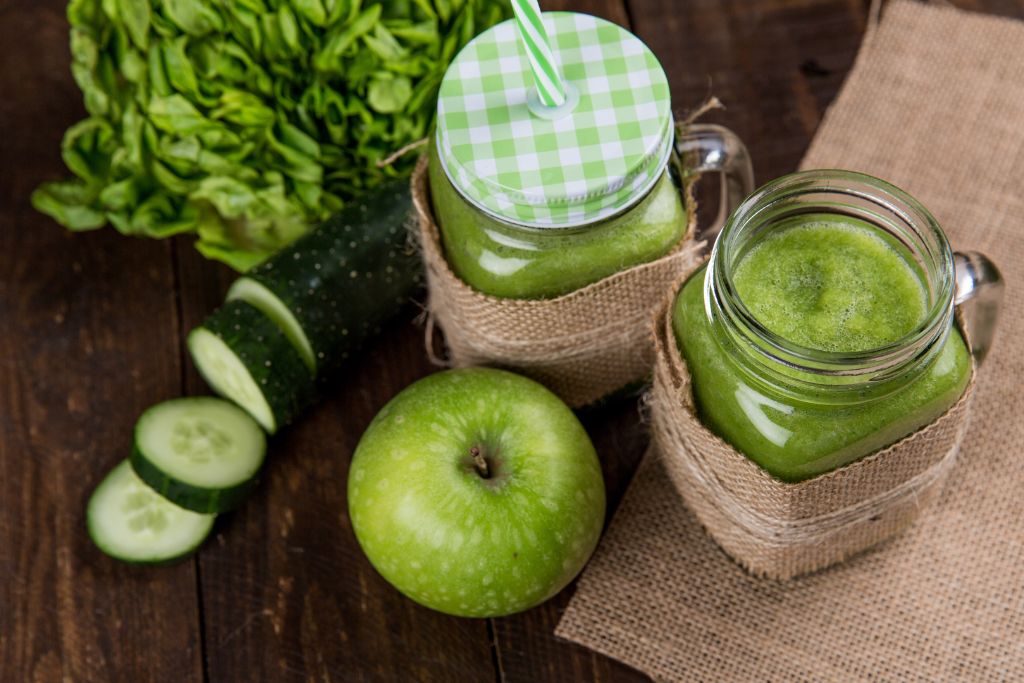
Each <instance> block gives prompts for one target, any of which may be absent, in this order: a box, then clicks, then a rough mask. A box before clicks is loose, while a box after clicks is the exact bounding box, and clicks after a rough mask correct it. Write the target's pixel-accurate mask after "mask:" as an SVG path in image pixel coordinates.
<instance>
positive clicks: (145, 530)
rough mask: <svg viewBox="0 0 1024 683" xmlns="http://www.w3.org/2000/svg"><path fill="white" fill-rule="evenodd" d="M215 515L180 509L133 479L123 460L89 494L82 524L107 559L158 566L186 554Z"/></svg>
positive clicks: (206, 533) (205, 532) (203, 535)
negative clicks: (84, 521)
mask: <svg viewBox="0 0 1024 683" xmlns="http://www.w3.org/2000/svg"><path fill="white" fill-rule="evenodd" d="M215 518H216V515H204V514H199V513H197V512H192V511H191V510H185V509H184V508H180V507H178V506H177V505H175V504H174V503H172V502H170V501H168V500H167V499H165V498H164V497H163V496H161V495H160V494H158V493H157V492H156V491H154V490H153V489H151V488H149V487H148V486H147V485H146V484H145V482H143V481H142V480H141V479H139V478H138V476H136V474H135V472H134V471H133V470H132V466H131V464H130V463H129V462H128V461H127V460H124V461H122V462H121V464H119V465H118V466H117V467H115V468H114V469H113V470H111V471H110V473H109V474H108V475H107V476H106V478H105V479H104V480H103V481H102V482H100V485H99V486H97V487H96V490H95V491H93V494H92V497H91V498H89V505H88V507H87V508H86V513H85V519H86V524H87V526H88V528H89V537H90V538H91V539H92V541H93V543H95V544H96V546H97V547H98V548H99V549H100V550H102V551H103V552H104V553H106V554H107V555H110V556H111V557H114V558H117V559H118V560H122V561H124V562H132V563H137V564H164V563H168V562H173V561H175V560H179V559H181V558H183V557H186V556H187V555H190V554H192V552H194V551H195V550H196V549H197V548H198V547H199V546H200V545H202V543H203V541H205V540H206V537H207V536H209V535H210V530H211V529H212V528H213V520H214V519H215Z"/></svg>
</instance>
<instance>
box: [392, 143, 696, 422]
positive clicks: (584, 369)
mask: <svg viewBox="0 0 1024 683" xmlns="http://www.w3.org/2000/svg"><path fill="white" fill-rule="evenodd" d="M695 180H696V176H691V177H690V178H689V179H688V180H687V181H686V183H685V184H684V193H683V194H684V197H685V206H686V212H687V217H688V221H689V225H688V227H687V229H686V231H685V234H684V237H683V239H682V240H681V241H680V243H679V245H678V246H677V247H676V248H675V249H673V250H672V251H671V252H670V253H668V254H666V255H665V256H662V257H661V258H658V259H656V260H654V261H650V262H648V263H642V264H639V265H636V266H633V267H630V268H626V269H625V270H622V271H619V272H617V273H615V274H614V275H611V276H609V277H606V278H604V279H602V280H599V281H597V282H594V283H592V284H590V285H587V286H586V287H583V288H581V289H578V290H576V291H573V292H570V293H568V294H565V295H562V296H559V297H556V298H553V299H538V300H526V299H501V298H497V297H493V296H488V295H485V294H482V293H480V292H477V291H476V290H474V289H473V288H471V287H470V286H469V285H467V284H466V283H465V282H463V281H462V280H461V279H459V278H458V277H457V276H456V275H455V273H454V272H452V269H451V267H450V266H449V265H448V263H447V261H446V260H445V256H444V251H443V249H442V245H441V239H440V234H439V232H438V227H437V223H436V222H435V220H434V215H433V212H432V210H431V203H430V189H429V185H428V182H427V158H426V157H425V156H424V157H423V158H422V159H421V160H420V162H419V164H418V165H417V167H416V170H415V172H414V174H413V178H412V195H413V202H414V204H415V206H416V212H417V214H418V218H419V229H418V237H419V241H420V248H421V250H422V253H423V260H424V263H425V264H426V272H427V287H428V300H427V308H428V313H429V315H430V317H431V320H432V322H434V323H436V324H437V326H438V327H440V329H441V331H442V332H443V333H444V338H445V342H446V345H447V349H448V360H449V362H450V363H451V364H452V365H453V366H455V367H464V366H471V365H491V366H498V367H503V368H507V369H512V370H515V371H517V372H520V373H522V374H524V375H526V376H528V377H531V378H533V379H535V380H537V381H539V382H541V383H542V384H544V385H545V386H547V387H548V388H549V389H551V390H552V391H554V392H555V393H556V394H558V396H560V397H561V398H562V400H564V401H565V402H566V403H568V404H569V405H570V406H573V407H580V406H584V405H587V404H590V403H593V402H595V401H597V400H598V399H600V398H602V397H604V396H606V395H608V394H610V393H612V392H614V391H616V390H618V389H621V388H623V387H625V386H627V385H629V384H630V383H633V382H637V381H640V380H643V379H645V378H647V377H648V376H649V375H650V371H651V367H652V365H653V363H654V345H653V340H652V339H651V336H650V320H651V317H652V316H653V315H654V312H655V310H656V308H657V307H658V306H659V305H660V302H661V300H662V297H663V296H664V294H665V292H666V291H667V290H668V288H669V287H671V285H672V283H674V282H676V281H677V280H679V278H680V277H681V276H683V275H685V274H686V273H689V272H690V271H692V270H693V268H694V267H695V266H696V264H697V263H698V262H699V260H700V254H701V251H702V249H703V246H704V245H703V243H701V242H695V241H694V239H693V235H694V225H695V221H696V214H697V207H696V202H695V201H694V198H693V184H694V182H695ZM430 329H431V327H430V326H429V325H428V333H429V331H430ZM430 343H431V342H430V339H429V336H428V344H430Z"/></svg>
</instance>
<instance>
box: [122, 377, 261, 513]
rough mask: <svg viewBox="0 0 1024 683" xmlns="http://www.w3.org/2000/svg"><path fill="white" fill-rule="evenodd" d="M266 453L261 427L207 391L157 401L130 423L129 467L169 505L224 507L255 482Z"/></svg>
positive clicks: (214, 509)
mask: <svg viewBox="0 0 1024 683" xmlns="http://www.w3.org/2000/svg"><path fill="white" fill-rule="evenodd" d="M266 453H267V441H266V437H264V436H263V430H262V429H260V426H259V425H258V424H256V421H255V420H254V419H253V418H251V417H249V415H248V413H246V412H245V411H243V410H242V409H241V408H239V407H237V406H236V405H234V404H233V403H228V402H227V401H224V400H222V399H219V398H213V397H212V396H202V397H195V398H178V399H174V400H172V401H165V402H163V403H158V404H157V405H155V406H153V407H152V408H150V409H149V410H147V411H146V412H144V413H143V414H142V417H140V418H139V421H138V422H136V423H135V446H134V448H133V449H132V456H131V462H132V468H133V469H134V470H135V474H137V475H139V478H140V479H142V480H143V481H144V482H146V483H147V484H149V486H150V487H151V488H152V489H153V490H154V491H156V492H157V493H159V494H160V495H162V496H163V497H164V498H166V499H167V500H169V501H171V502H172V503H174V504H175V505H179V506H181V507H183V508H185V509H188V510H192V511H194V512H225V511H227V510H230V509H232V508H234V507H236V506H237V505H238V504H239V503H241V502H242V501H243V500H244V499H245V496H246V495H247V494H248V493H249V491H250V489H252V487H253V486H254V485H255V483H256V475H257V474H258V473H259V471H260V467H261V466H262V465H263V460H264V458H265V457H266Z"/></svg>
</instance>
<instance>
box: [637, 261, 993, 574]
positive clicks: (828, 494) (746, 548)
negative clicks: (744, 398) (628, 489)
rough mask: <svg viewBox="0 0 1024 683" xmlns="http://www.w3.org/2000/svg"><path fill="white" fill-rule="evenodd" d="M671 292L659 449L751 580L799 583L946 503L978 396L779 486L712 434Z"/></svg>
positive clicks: (657, 410) (665, 315) (658, 366)
mask: <svg viewBox="0 0 1024 683" xmlns="http://www.w3.org/2000/svg"><path fill="white" fill-rule="evenodd" d="M682 284H683V282H682V281H680V282H677V283H676V285H675V286H674V287H673V288H672V291H673V295H672V296H671V297H669V299H668V300H667V301H665V300H663V301H662V303H661V304H660V306H659V312H658V314H657V317H656V318H655V320H654V330H653V332H654V339H655V348H656V360H655V368H654V384H653V388H652V389H651V393H650V396H649V401H648V402H649V406H650V413H651V434H652V444H651V446H652V449H653V452H654V454H655V455H656V457H659V458H661V460H662V462H663V464H664V467H665V471H666V472H667V473H668V475H669V478H670V479H671V480H672V483H673V485H674V486H675V488H676V489H677V490H678V491H679V494H680V496H681V497H682V498H683V500H684V501H685V502H686V505H687V506H688V507H689V508H690V509H691V510H692V511H693V513H694V514H695V515H696V516H697V519H698V520H699V521H700V523H701V524H702V525H703V526H704V528H705V529H706V530H707V532H708V534H709V535H710V536H711V537H712V538H714V540H715V541H716V542H717V543H718V544H719V545H720V546H721V547H722V549H723V550H725V551H726V552H727V553H728V554H729V555H730V556H731V557H732V558H733V559H735V560H736V561H737V562H738V563H739V564H740V565H742V566H743V567H744V568H745V569H747V571H749V572H751V573H752V574H755V575H758V576H763V577H767V578H772V579H790V578H793V577H796V576H799V575H801V574H806V573H808V572H813V571H816V570H818V569H823V568H825V567H828V566H829V565H832V564H835V563H837V562H840V561H842V560H844V559H846V558H847V557H850V556H851V555H853V554H855V553H858V552H860V551H862V550H865V549H867V548H869V547H871V546H873V545H876V544H878V543H880V542H882V541H884V540H886V539H888V538H890V537H892V536H894V535H896V534H898V533H899V532H900V531H902V530H903V529H905V528H906V527H907V526H909V525H910V524H911V523H912V522H913V521H914V520H915V519H917V517H918V516H919V515H920V514H921V513H922V512H923V511H924V510H925V509H926V508H927V507H928V506H929V505H930V504H931V503H932V502H933V501H935V499H936V498H937V497H938V496H939V494H940V493H941V492H942V488H943V486H944V484H945V482H946V479H947V476H948V474H949V472H950V470H951V469H952V467H953V465H954V463H955V462H956V457H957V453H958V451H959V449H960V442H961V440H962V439H963V435H964V431H965V430H966V427H967V423H968V414H969V410H970V404H971V397H972V396H973V393H974V370H973V369H972V371H971V372H972V376H971V380H970V382H969V383H968V386H967V389H966V390H965V391H964V393H963V395H962V396H961V397H960V399H959V400H958V401H957V402H956V403H955V404H954V405H953V406H952V407H951V408H949V410H947V411H946V412H945V413H943V414H942V415H941V416H940V417H938V418H937V419H935V420H934V421H933V422H931V423H930V424H928V425H926V426H925V427H923V428H921V429H919V430H918V431H916V432H914V433H913V434H910V435H909V436H906V437H904V438H903V439H901V440H900V441H898V442H896V443H894V444H892V445H891V446H889V447H887V448H885V449H883V450H881V451H878V452H876V453H874V454H872V455H869V456H867V457H865V458H862V459H860V460H857V461H856V462H853V463H851V464H849V465H846V466H845V467H841V468H839V469H836V470H833V471H831V472H828V473H825V474H822V475H819V476H817V477H814V478H812V479H808V480H805V481H801V482H796V483H787V482H783V481H780V480H778V479H776V478H774V477H772V476H771V475H770V474H768V473H767V472H765V471H764V470H763V469H762V468H761V467H759V466H758V465H757V464H755V463H754V462H753V461H751V460H749V459H748V458H747V457H746V456H744V455H743V454H742V453H740V452H739V451H737V450H736V449H735V448H733V447H732V446H730V445H729V444H728V443H726V442H725V441H724V440H722V439H721V438H719V437H718V436H716V435H715V434H713V433H712V432H711V431H710V430H708V428H707V427H705V426H704V425H703V424H702V423H701V421H700V419H699V418H698V416H697V412H696V407H695V404H694V399H693V391H692V388H691V384H690V374H689V371H688V370H687V367H686V361H685V360H684V359H683V357H682V355H681V354H680V352H679V347H678V345H677V344H676V340H675V336H674V334H673V330H672V302H673V301H674V300H675V294H674V293H675V292H678V291H679V288H680V287H681V286H682Z"/></svg>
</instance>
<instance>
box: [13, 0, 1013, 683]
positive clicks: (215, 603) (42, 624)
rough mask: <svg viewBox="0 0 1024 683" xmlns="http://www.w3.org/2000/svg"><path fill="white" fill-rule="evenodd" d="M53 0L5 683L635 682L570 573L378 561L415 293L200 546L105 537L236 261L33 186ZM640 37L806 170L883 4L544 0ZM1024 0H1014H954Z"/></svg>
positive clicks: (637, 436)
mask: <svg viewBox="0 0 1024 683" xmlns="http://www.w3.org/2000/svg"><path fill="white" fill-rule="evenodd" d="M64 4H65V3H64V2H61V1H60V0H0V322H2V325H3V328H2V333H0V681H2V682H3V683H7V682H11V683H19V682H22V681H57V680H64V681H125V682H137V681H146V680H159V681H173V682H176V683H177V682H182V681H202V680H209V681H218V682H219V681H246V682H248V681H292V680H296V681H298V680H309V681H342V680H344V681H349V680H385V681H391V680H395V681H410V680H417V681H419V680H423V681H426V680H437V681H456V680H458V681H463V680H472V681H486V680H492V679H498V680H509V681H566V680H579V681H592V680H634V679H641V678H642V676H641V675H640V674H638V673H636V672H635V671H632V670H630V669H628V668H626V667H625V666H623V665H621V664H618V663H616V662H614V661H611V660H609V659H606V658H604V657H601V656H599V655H597V654H594V653H592V652H590V651H588V650H585V649H583V648H580V647H577V646H575V645H572V644H569V643H564V642H561V641H558V640H556V639H555V637H554V636H553V634H552V632H553V629H554V627H555V624H556V623H557V621H558V618H559V615H560V614H561V612H562V610H563V609H564V607H565V605H566V603H567V602H568V600H569V598H570V596H571V593H572V588H571V587H570V588H568V589H566V590H565V591H563V593H562V594H560V595H559V596H557V597H556V598H555V599H553V600H551V601H550V602H548V603H547V604H545V605H543V606H541V607H538V608H536V609H533V610H531V611H529V612H526V613H524V614H520V615H517V616H513V617H508V618H503V619H492V620H467V619H456V618H451V617H446V616H443V615H441V614H437V613H435V612H432V611H430V610H427V609H424V608H421V607H419V606H418V605H416V604H414V603H413V602H411V601H409V600H406V599H404V598H403V597H402V596H400V595H399V594H398V593H397V592H396V591H395V590H393V589H392V588H390V587H389V586H388V585H387V584H386V583H385V582H384V581H383V580H382V579H381V578H380V577H379V576H378V575H377V574H376V573H375V572H374V570H373V569H372V568H371V566H370V564H369V563H368V562H367V561H366V559H365V558H364V557H363V555H362V553H361V552H360V550H359V547H358V545H357V544H356V541H355V538H354V536H353V534H352V530H351V527H350V525H349V520H348V517H347V515H346V501H345V477H346V472H347V469H348V463H349V458H350V456H351V454H352V450H353V448H354V447H355V444H356V442H357V441H358V439H359V436H360V434H361V433H362V431H363V429H364V428H365V427H366V425H367V424H368V423H369V421H370V419H371V418H372V417H373V415H374V414H375V413H376V411H377V410H378V409H379V408H380V407H381V406H382V405H383V404H384V403H385V402H386V401H387V400H388V399H389V398H390V397H391V396H393V395H394V394H395V393H396V392H397V391H398V390H400V389H401V388H403V387H404V386H406V385H407V384H409V383H410V382H412V381H413V380H415V379H417V378H418V377H421V376H422V375H424V374H427V373H429V372H431V371H432V370H433V369H434V368H432V366H431V365H430V364H429V363H428V362H427V360H426V358H425V356H424V353H423V348H422V333H421V331H420V330H419V329H418V328H416V327H415V326H414V325H413V324H412V317H413V313H414V311H412V310H411V308H410V310H409V311H408V312H407V313H406V314H405V315H404V316H403V317H402V318H401V319H400V320H398V321H397V322H396V323H394V324H393V325H392V326H391V327H390V328H389V329H387V330H386V332H385V334H384V335H383V337H382V338H381V339H380V342H379V343H378V344H377V345H376V346H375V347H374V349H373V351H371V352H368V353H365V354H363V355H362V356H360V357H359V358H358V359H357V360H355V361H353V362H352V363H351V364H350V366H349V368H348V370H347V372H346V374H345V376H343V377H342V378H340V380H339V381H338V382H337V383H336V385H335V386H334V389H333V391H331V392H330V394H329V395H328V396H327V397H326V398H325V400H323V401H322V402H321V403H320V404H319V406H318V407H317V408H316V409H315V410H313V411H312V412H311V413H310V414H309V415H308V417H307V418H306V419H304V420H303V421H302V423H301V424H299V425H298V426H296V427H294V428H293V429H290V430H289V431H288V432H287V433H285V434H282V435H281V436H279V437H276V438H275V439H274V440H273V441H272V458H271V460H270V463H269V466H268V468H267V471H266V474H265V477H264V481H263V483H262V484H261V486H260V488H259V490H258V491H257V492H256V493H255V495H254V496H253V497H252V499H251V500H250V501H249V502H248V503H247V504H246V505H245V506H244V507H243V508H242V509H241V510H239V511H237V512H235V513H233V514H229V515H225V516H223V518H222V519H221V520H219V521H218V523H217V528H216V534H215V537H214V538H213V539H212V540H211V541H210V542H209V543H208V544H207V545H206V547H204V548H203V550H202V551H201V552H200V553H199V554H198V555H197V556H196V557H195V558H194V559H192V560H190V561H186V562H185V563H183V564H179V565H176V566H173V567H163V568H135V567H130V566H125V565H123V564H120V563H118V562H115V561H113V560H110V559H108V558H107V557H105V556H104V555H102V554H101V553H100V552H99V551H97V550H96V549H95V548H94V547H93V546H92V544H91V543H90V541H89V539H88V537H87V535H86V533H85V529H84V519H83V510H84V507H85V503H86V500H87V498H88V496H89V493H90V492H91V490H92V488H93V486H95V484H96V483H97V482H98V481H99V479H100V478H101V477H102V476H103V474H104V473H105V472H106V471H107V470H108V469H109V468H110V467H111V466H112V465H113V464H114V463H116V462H118V461H120V460H121V459H122V458H124V457H125V456H126V455H127V453H128V448H129V444H130V439H131V431H132V426H133V423H134V421H135V418H136V417H137V416H138V414H139V413H140V412H141V411H142V410H143V409H144V408H146V407H147V406H149V405H150V404H152V403H154V402H157V401H160V400H162V399H167V398H171V397H174V396H178V395H181V394H189V393H204V392H205V391H206V389H205V387H204V385H203V383H202V381H201V380H200V379H199V378H198V376H197V375H196V373H195V371H194V369H193V368H192V367H191V365H190V364H189V363H188V361H187V357H186V355H185V354H184V352H183V344H182V339H183V335H184V333H185V332H186V331H187V330H189V329H190V328H191V327H192V326H194V325H195V324H196V323H197V322H199V321H200V320H201V319H202V318H203V317H204V316H205V315H206V314H207V313H208V312H209V311H211V310H212V309H213V308H214V307H215V306H216V305H217V304H218V303H220V302H221V300H222V297H223V294H224V291H225V289H226V287H227V285H228V283H229V282H230V281H231V279H232V273H231V272H229V271H228V270H227V269H226V268H224V267H221V266H219V265H217V264H214V263H211V262H208V261H204V260H203V259H202V258H201V257H199V256H198V254H197V253H196V252H195V251H194V250H193V248H192V246H191V245H190V243H189V241H188V240H187V239H176V240H170V241H163V242H157V241H143V240H135V239H127V238H124V237H121V236H119V235H117V234H116V233H115V232H114V231H113V230H109V229H108V230H102V231H98V232H94V233H88V234H78V235H72V234H69V233H67V232H64V231H63V230H61V229H60V228H59V227H58V226H56V225H55V224H54V223H52V222H51V221H50V220H48V219H46V218H44V217H42V216H40V215H38V214H36V213H35V212H34V211H33V210H32V208H31V207H30V206H29V202H28V196H29V193H30V192H31V190H32V189H33V188H34V187H35V186H36V185H37V184H38V183H39V182H40V181H42V180H46V179H52V178H56V177H59V176H62V175H63V174H64V170H63V167H62V164H61V161H60V156H59V144H60V137H61V134H62V132H63V131H64V129H65V128H66V127H67V126H68V125H69V124H71V123H73V122H74V121H76V120H77V119H78V118H80V117H81V116H82V114H83V109H82V105H81V97H80V94H79V92H78V90H77V89H76V88H75V86H74V84H73V83H72V80H71V76H70V74H69V70H68V64H69V53H68V47H67V43H68V36H67V24H66V21H65V19H64ZM543 4H544V6H545V8H547V9H573V10H580V11H585V12H590V13H593V14H597V15H600V16H603V17H606V18H608V19H611V20H612V21H615V22H617V23H620V24H622V25H624V26H628V27H630V28H631V29H632V30H633V31H634V32H635V33H637V34H639V35H640V37H641V38H643V39H644V40H645V41H646V42H647V43H648V44H649V45H650V46H651V48H652V49H653V50H654V52H655V53H656V54H657V55H658V56H659V57H660V59H661V60H662V63H663V64H664V66H665V68H666V70H667V71H668V73H669V76H670V79H671V82H672V88H673V98H674V103H675V106H676V109H677V110H685V109H687V108H690V107H693V106H695V105H696V104H698V103H699V102H701V101H702V100H703V99H704V98H705V97H706V96H707V95H708V94H709V93H714V94H716V95H718V97H720V98H721V99H722V100H723V101H724V102H725V104H726V106H727V107H728V108H727V109H726V110H724V111H720V112H716V113H714V114H712V115H711V116H710V117H709V120H712V121H718V122H721V123H723V124H725V125H727V126H730V127H731V128H733V129H734V130H735V131H736V132H737V133H739V134H740V135H741V136H742V137H743V139H744V140H745V141H746V142H747V144H748V145H749V148H750V151H751V153H752V156H753V158H754V163H755V170H756V172H757V178H758V180H759V181H764V180H767V179H769V178H772V177H774V176H777V175H780V174H783V173H786V172H789V171H792V170H793V169H794V168H795V167H796V165H797V163H798V161H799V159H800V157H801V155H802V154H803V151H804V149H805V148H806V146H807V144H808V142H809V140H810V138H811V136H812V135H813V133H814V130H815V127H816V126H817V125H818V122H819V120H820V119H821V117H822V115H823V113H824V111H825V109H826V107H827V106H828V105H829V103H830V102H831V100H832V98H833V97H834V96H835V95H836V93H837V91H838V89H839V88H840V86H841V84H842V81H843V78H844V76H845V75H846V73H847V72H848V71H849V69H850V67H851V66H852V64H853V61H854V58H855V56H856V52H857V47H858V44H859V42H860V39H861V36H862V34H863V32H864V30H865V27H866V25H867V22H868V18H867V17H868V14H869V11H870V10H869V2H868V0H628V1H624V0H575V1H573V0H564V1H555V0H546V1H545V2H544V3H543ZM955 4H956V5H958V6H961V7H966V8H970V9H977V10H982V11H989V12H996V13H1000V14H1006V15H1011V16H1017V17H1024V3H1022V1H1021V0H957V1H956V2H955ZM585 422H586V423H587V426H588V428H589V430H590V433H591V435H592V436H593V438H594V441H595V443H596V445H597V447H598V451H599V453H600V454H601V456H602V459H603V461H604V468H605V476H606V480H607V483H608V490H609V496H610V502H611V503H612V505H611V507H612V509H613V508H614V503H615V502H616V501H618V500H619V498H620V497H621V495H622V493H623V491H624V489H625V486H626V485H627V483H628V481H629V479H630V476H631V474H632V472H633V470H634V468H635V467H636V464H637V462H638V460H639V458H640V455H641V453H642V451H643V448H644V446H645V442H646V436H645V434H644V430H643V428H642V427H641V425H640V424H639V422H638V419H637V410H636V406H635V405H632V404H625V405H616V406H613V407H607V408H604V409H602V410H600V411H599V412H597V413H593V412H592V413H590V414H588V415H586V416H585Z"/></svg>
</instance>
